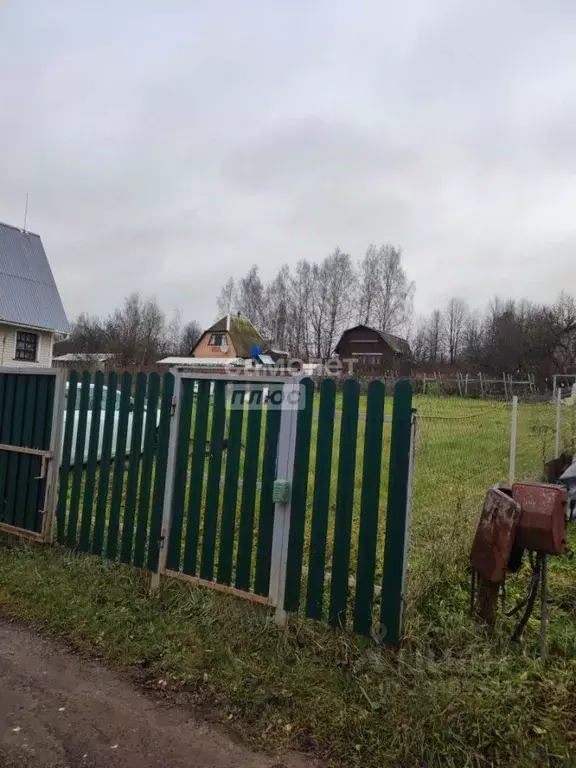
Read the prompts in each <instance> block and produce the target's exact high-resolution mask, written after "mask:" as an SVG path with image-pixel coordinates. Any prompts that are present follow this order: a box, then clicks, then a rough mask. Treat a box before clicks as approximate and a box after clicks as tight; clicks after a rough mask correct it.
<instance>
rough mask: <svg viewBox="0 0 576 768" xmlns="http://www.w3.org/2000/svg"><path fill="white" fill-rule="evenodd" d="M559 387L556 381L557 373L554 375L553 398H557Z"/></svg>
mask: <svg viewBox="0 0 576 768" xmlns="http://www.w3.org/2000/svg"><path fill="white" fill-rule="evenodd" d="M557 389H558V385H557V383H556V374H554V375H553V376H552V400H554V401H555V400H556V390H557Z"/></svg>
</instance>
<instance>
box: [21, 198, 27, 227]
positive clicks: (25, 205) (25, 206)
mask: <svg viewBox="0 0 576 768" xmlns="http://www.w3.org/2000/svg"><path fill="white" fill-rule="evenodd" d="M27 220H28V192H26V203H25V204H24V229H23V230H22V231H23V232H26V221H27Z"/></svg>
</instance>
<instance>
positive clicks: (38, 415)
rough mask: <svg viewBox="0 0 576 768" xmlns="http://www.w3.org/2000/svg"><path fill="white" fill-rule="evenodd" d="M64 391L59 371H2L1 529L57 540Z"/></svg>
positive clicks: (38, 369)
mask: <svg viewBox="0 0 576 768" xmlns="http://www.w3.org/2000/svg"><path fill="white" fill-rule="evenodd" d="M63 392H64V377H63V375H62V374H60V373H59V372H58V371H55V370H54V369H50V368H48V369H45V368H36V369H34V368H32V369H19V368H16V369H15V368H1V369H0V530H3V531H6V532H9V533H14V534H17V535H20V536H24V537H27V538H32V539H38V540H46V539H48V540H49V539H50V537H51V532H52V525H51V522H52V519H53V514H54V509H55V501H56V491H57V488H56V486H57V478H58V473H57V464H58V458H59V447H60V442H59V440H60V424H61V419H60V418H59V417H58V418H55V414H56V413H58V414H61V412H62V398H63ZM55 459H56V461H55Z"/></svg>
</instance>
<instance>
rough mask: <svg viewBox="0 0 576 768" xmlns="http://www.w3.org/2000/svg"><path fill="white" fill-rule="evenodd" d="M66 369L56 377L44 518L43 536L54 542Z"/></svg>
mask: <svg viewBox="0 0 576 768" xmlns="http://www.w3.org/2000/svg"><path fill="white" fill-rule="evenodd" d="M66 374H67V371H66V369H62V370H60V371H58V372H57V373H56V375H55V377H54V403H53V405H52V434H51V436H50V450H51V451H52V460H51V461H50V464H49V465H48V473H47V477H46V500H45V503H44V509H45V515H44V517H43V519H42V536H43V537H44V541H46V542H47V543H48V544H52V542H53V540H54V514H55V512H56V506H57V504H58V490H59V481H60V457H61V454H62V438H63V435H64V411H65V409H66Z"/></svg>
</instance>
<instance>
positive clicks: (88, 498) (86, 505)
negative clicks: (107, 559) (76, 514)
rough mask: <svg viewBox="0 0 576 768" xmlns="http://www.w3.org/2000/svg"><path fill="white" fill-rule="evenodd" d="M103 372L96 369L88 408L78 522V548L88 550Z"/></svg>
mask: <svg viewBox="0 0 576 768" xmlns="http://www.w3.org/2000/svg"><path fill="white" fill-rule="evenodd" d="M103 386H104V374H103V373H102V371H96V373H95V374H94V387H93V389H92V396H91V398H90V399H91V401H92V407H91V408H90V409H89V420H90V434H89V437H88V461H87V462H86V474H85V483H84V500H83V502H82V519H81V522H80V541H79V543H78V549H79V550H80V551H81V552H88V551H89V549H90V533H91V529H92V515H93V512H94V510H93V505H94V486H95V484H96V466H97V464H98V442H99V439H100V420H101V416H102V392H103Z"/></svg>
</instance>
